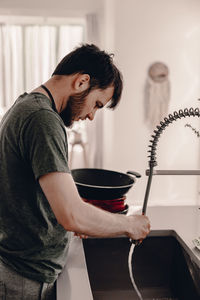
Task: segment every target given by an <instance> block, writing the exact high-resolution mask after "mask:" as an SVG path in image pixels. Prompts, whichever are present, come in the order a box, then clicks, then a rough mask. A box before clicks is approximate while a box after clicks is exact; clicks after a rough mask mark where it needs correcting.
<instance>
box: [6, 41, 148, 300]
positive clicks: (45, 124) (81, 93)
mask: <svg viewBox="0 0 200 300" xmlns="http://www.w3.org/2000/svg"><path fill="white" fill-rule="evenodd" d="M121 92H122V79H121V74H120V72H119V70H118V69H117V68H116V66H115V65H114V63H113V60H112V57H111V56H110V55H108V54H107V53H105V52H104V51H100V49H99V48H97V47H96V46H94V45H83V46H81V47H79V48H77V49H75V50H74V51H73V52H71V53H69V54H68V55H67V56H66V57H64V58H63V60H62V61H61V62H60V63H59V64H58V66H57V67H56V69H55V71H54V73H53V75H52V77H51V78H50V79H49V80H48V81H47V82H45V83H44V85H42V86H40V87H38V88H36V89H35V90H33V91H32V92H31V93H29V94H28V93H24V94H23V95H21V96H20V97H19V98H18V99H17V100H16V102H15V103H14V104H13V106H12V107H11V108H10V109H9V111H8V112H7V113H6V114H5V116H4V118H3V120H2V121H1V125H0V158H1V164H0V191H1V193H0V298H1V299H4V297H5V294H6V299H7V300H8V299H12V300H15V299H17V300H19V299H27V300H30V299H33V300H34V299H37V300H38V299H56V296H55V284H54V283H55V281H56V279H57V276H58V274H59V273H60V272H61V271H62V268H63V266H64V264H65V261H66V256H67V250H68V244H69V239H70V235H71V232H75V233H76V234H78V235H80V236H81V235H88V236H95V237H112V236H117V235H122V234H126V235H127V236H128V237H130V238H132V239H136V240H137V239H143V238H145V237H146V235H147V234H148V233H149V230H150V224H149V221H148V218H147V217H145V216H140V215H134V216H124V215H119V214H111V213H109V212H106V211H103V210H101V209H98V208H96V207H94V206H92V205H90V204H88V203H85V202H84V201H82V199H81V198H80V196H79V194H78V192H77V189H76V186H75V183H74V181H73V178H72V176H71V174H70V170H69V167H68V154H67V136H66V131H65V126H71V125H72V124H73V122H74V121H78V120H80V119H81V120H85V119H87V118H88V119H90V120H93V118H94V115H95V113H96V111H97V110H98V109H101V108H103V107H104V106H106V105H107V104H108V105H109V107H110V108H114V107H116V105H117V104H118V102H119V100H120V97H121Z"/></svg>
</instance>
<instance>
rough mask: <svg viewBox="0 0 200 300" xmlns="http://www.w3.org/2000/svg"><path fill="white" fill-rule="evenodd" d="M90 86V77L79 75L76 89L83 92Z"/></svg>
mask: <svg viewBox="0 0 200 300" xmlns="http://www.w3.org/2000/svg"><path fill="white" fill-rule="evenodd" d="M89 86H90V75H88V74H78V76H77V77H76V79H75V82H74V88H75V89H76V91H77V92H83V91H85V90H87V89H88V88H89Z"/></svg>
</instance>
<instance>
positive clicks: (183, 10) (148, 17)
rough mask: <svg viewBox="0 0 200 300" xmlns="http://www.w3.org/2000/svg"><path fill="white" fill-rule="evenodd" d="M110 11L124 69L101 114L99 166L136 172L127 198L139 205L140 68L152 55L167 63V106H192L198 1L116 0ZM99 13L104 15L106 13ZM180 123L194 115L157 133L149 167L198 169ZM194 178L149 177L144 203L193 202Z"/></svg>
mask: <svg viewBox="0 0 200 300" xmlns="http://www.w3.org/2000/svg"><path fill="white" fill-rule="evenodd" d="M106 2H107V1H106ZM110 14H111V16H114V46H113V48H114V52H115V54H116V56H115V57H116V62H117V63H118V66H119V67H120V68H121V70H122V73H123V75H124V92H123V97H122V101H121V104H120V106H119V108H118V109H117V110H116V111H115V112H114V114H113V116H112V118H111V119H110V113H107V114H106V116H105V128H104V132H105V143H104V147H105V148H104V167H105V168H109V169H115V170H121V171H123V172H125V171H127V170H129V169H132V170H135V171H138V172H140V173H141V174H142V175H143V177H142V179H139V180H138V181H137V184H136V185H135V187H134V188H132V190H131V191H130V192H129V197H128V202H129V203H130V202H132V203H135V204H138V203H140V204H141V203H142V202H143V198H144V193H145V188H146V181H147V177H146V176H145V170H146V169H147V168H148V159H147V146H148V140H149V139H150V135H151V131H150V130H149V129H148V126H147V125H146V124H145V119H144V85H145V80H146V75H147V69H148V67H149V65H150V64H151V63H153V62H155V61H163V62H165V63H166V64H167V65H168V67H169V69H170V81H171V103H170V108H169V110H170V112H172V111H174V110H175V109H179V108H182V107H191V106H195V107H196V106H199V102H198V101H197V98H199V96H200V1H199V0H173V1H168V0H150V1H146V0H140V1H138V0H124V1H121V0H116V1H114V2H113V8H112V9H111V8H110ZM107 16H108V17H107V18H109V13H108V12H107ZM111 18H112V17H111ZM107 22H108V21H107ZM179 122H180V123H179ZM187 122H190V123H191V124H193V125H194V126H195V127H196V128H198V127H199V119H198V118H196V119H193V120H190V118H189V119H187V120H184V121H182V120H181V121H178V122H177V123H176V124H175V125H171V126H170V127H171V128H168V129H166V130H165V132H164V133H163V136H162V138H161V139H160V142H159V145H158V151H157V153H158V155H157V156H158V167H157V169H197V168H199V158H198V157H199V140H198V139H197V138H196V137H195V136H194V134H193V133H192V132H191V131H190V130H189V129H188V128H184V125H185V123H187ZM178 123H179V124H178ZM111 140H112V142H110V141H111ZM107 148H108V150H107ZM197 181H198V178H197V177H193V176H191V177H188V176H187V177H186V176H183V177H181V176H179V177H177V176H157V177H156V176H155V177H154V178H153V183H152V188H151V194H150V200H149V204H156V203H159V204H161V205H162V204H166V205H167V204H195V203H197V193H198V189H197V187H198V185H197V183H198V182H197Z"/></svg>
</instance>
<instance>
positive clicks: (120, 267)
mask: <svg viewBox="0 0 200 300" xmlns="http://www.w3.org/2000/svg"><path fill="white" fill-rule="evenodd" d="M83 246H84V252H85V257H86V263H87V268H88V275H89V279H90V284H91V290H92V293H93V297H94V300H129V299H131V300H134V299H135V300H136V299H138V296H137V294H136V292H135V291H134V289H133V287H132V284H131V280H130V277H129V271H128V254H129V250H130V242H129V239H128V238H125V237H122V238H121V237H120V238H108V239H87V240H83ZM132 266H133V274H134V278H135V281H136V284H137V286H138V288H139V290H140V292H141V294H142V296H143V298H144V299H154V300H160V299H163V300H164V299H165V300H167V299H176V300H177V299H178V300H199V299H200V270H199V267H198V266H197V265H196V264H195V263H194V262H192V260H191V259H190V256H189V255H188V253H187V252H186V251H185V250H184V249H183V248H182V247H181V245H180V244H179V243H178V241H177V240H176V238H175V237H172V236H161V237H148V238H147V239H145V240H144V241H143V243H142V244H141V245H140V246H137V247H136V248H135V251H134V254H133V259H132Z"/></svg>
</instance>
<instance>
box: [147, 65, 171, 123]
mask: <svg viewBox="0 0 200 300" xmlns="http://www.w3.org/2000/svg"><path fill="white" fill-rule="evenodd" d="M168 76H169V69H168V67H167V66H166V65H165V64H164V63H162V62H156V63H153V64H152V65H151V66H150V67H149V69H148V76H147V84H146V93H145V95H146V96H145V107H146V116H145V118H146V121H147V123H148V125H149V127H150V128H151V129H154V128H155V126H156V125H157V124H159V123H160V121H161V120H162V119H163V118H164V117H165V116H166V115H167V113H168V107H169V101H170V82H169V78H168Z"/></svg>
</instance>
